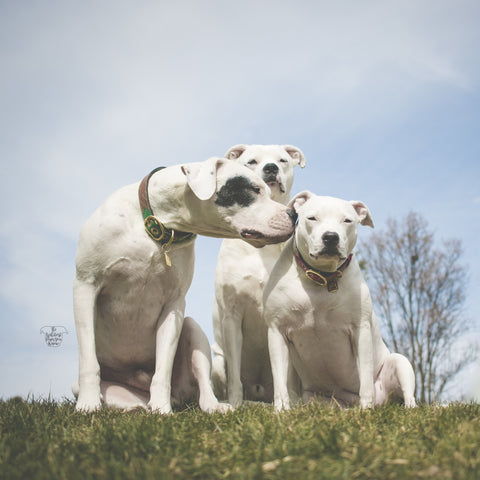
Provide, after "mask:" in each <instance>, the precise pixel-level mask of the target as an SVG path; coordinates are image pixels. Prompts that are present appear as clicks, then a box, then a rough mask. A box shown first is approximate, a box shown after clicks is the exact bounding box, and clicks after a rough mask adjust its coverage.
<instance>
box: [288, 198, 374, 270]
mask: <svg viewBox="0 0 480 480" xmlns="http://www.w3.org/2000/svg"><path fill="white" fill-rule="evenodd" d="M288 206H289V207H291V208H292V209H293V210H295V212H296V213H297V214H298V225H297V228H296V231H295V237H296V242H297V248H298V249H299V251H300V254H301V255H302V257H303V258H304V260H305V261H306V262H307V263H308V264H309V265H311V266H312V267H314V268H316V269H318V270H321V271H324V272H333V271H335V270H336V269H337V268H338V267H339V266H340V265H341V264H342V263H343V262H344V261H345V260H346V258H347V257H348V256H349V255H350V253H352V251H353V248H354V246H355V243H356V241H357V225H358V224H361V225H368V226H369V227H372V228H373V220H372V216H371V215H370V211H369V210H368V208H367V206H366V205H365V204H364V203H362V202H359V201H351V202H349V201H346V200H341V199H339V198H333V197H319V196H317V195H314V194H313V193H311V192H308V191H305V192H301V193H299V194H297V195H295V197H293V198H292V200H291V201H290V203H289V204H288Z"/></svg>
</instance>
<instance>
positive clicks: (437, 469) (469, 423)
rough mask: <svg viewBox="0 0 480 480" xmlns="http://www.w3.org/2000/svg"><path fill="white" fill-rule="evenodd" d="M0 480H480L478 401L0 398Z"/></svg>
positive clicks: (479, 419)
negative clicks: (178, 404) (92, 404)
mask: <svg viewBox="0 0 480 480" xmlns="http://www.w3.org/2000/svg"><path fill="white" fill-rule="evenodd" d="M0 435H1V436H0V478H2V479H3V478H5V479H17V478H25V479H27V478H28V479H49V480H50V479H57V478H58V479H68V480H71V479H77V478H78V479H89V478H101V479H104V478H111V479H116V480H118V479H135V480H143V479H154V478H155V479H170V478H172V479H173V478H175V479H178V478H189V479H190V478H208V479H214V478H235V479H242V478H265V479H270V478H272V479H273V478H288V479H302V480H303V479H323V478H325V479H335V478H344V479H356V478H378V479H390V478H392V479H393V478H401V479H406V478H424V479H430V478H439V479H440V478H451V479H463V478H471V479H478V478H480V405H478V404H469V405H467V404H453V405H450V406H447V407H443V408H441V407H439V408H436V407H432V406H420V407H418V408H416V409H411V410H406V409H404V408H403V407H401V406H398V405H390V406H387V407H382V408H377V409H374V410H369V411H360V410H359V409H358V408H352V409H349V410H343V411H342V410H338V409H334V408H329V407H327V406H324V405H319V404H310V405H307V406H304V407H296V408H294V409H293V410H291V411H289V412H283V413H280V414H276V413H275V412H274V411H273V409H272V407H271V406H261V405H258V406H257V405H254V406H248V407H245V408H243V409H240V410H238V411H236V412H231V413H228V414H226V415H220V414H214V415H209V414H205V413H202V412H200V411H199V410H198V409H197V408H189V409H186V410H184V411H181V412H177V413H175V414H174V415H170V416H165V417H164V416H160V415H154V414H151V413H148V412H143V411H136V412H129V413H122V412H118V411H115V410H109V409H105V410H102V411H100V412H98V413H94V414H88V415H83V414H79V413H76V412H75V411H74V405H73V404H72V403H70V402H65V403H61V404H57V403H54V402H49V401H21V400H18V399H17V400H15V399H14V400H9V401H0Z"/></svg>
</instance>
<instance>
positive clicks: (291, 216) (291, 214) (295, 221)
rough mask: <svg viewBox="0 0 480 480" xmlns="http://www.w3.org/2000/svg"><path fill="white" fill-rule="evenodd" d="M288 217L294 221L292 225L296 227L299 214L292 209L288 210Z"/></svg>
mask: <svg viewBox="0 0 480 480" xmlns="http://www.w3.org/2000/svg"><path fill="white" fill-rule="evenodd" d="M287 215H288V216H289V217H290V218H291V219H292V223H293V224H294V225H295V224H296V223H297V217H298V215H297V212H296V211H295V210H293V209H291V208H289V209H288V210H287Z"/></svg>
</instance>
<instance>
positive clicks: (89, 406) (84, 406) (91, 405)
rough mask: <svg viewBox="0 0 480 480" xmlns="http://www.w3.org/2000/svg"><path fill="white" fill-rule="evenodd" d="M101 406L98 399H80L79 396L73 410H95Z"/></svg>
mask: <svg viewBox="0 0 480 480" xmlns="http://www.w3.org/2000/svg"><path fill="white" fill-rule="evenodd" d="M101 408H102V402H101V401H100V399H98V401H82V400H81V399H80V398H79V399H78V400H77V403H76V405H75V410H76V411H77V412H81V413H90V412H96V411H97V410H100V409H101Z"/></svg>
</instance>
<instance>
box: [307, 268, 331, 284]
mask: <svg viewBox="0 0 480 480" xmlns="http://www.w3.org/2000/svg"><path fill="white" fill-rule="evenodd" d="M305 276H306V277H307V278H309V279H310V280H311V281H312V282H313V283H316V284H317V285H320V286H321V287H325V286H326V285H327V283H328V282H327V279H326V278H325V277H324V276H323V275H320V273H318V272H315V270H306V271H305Z"/></svg>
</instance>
